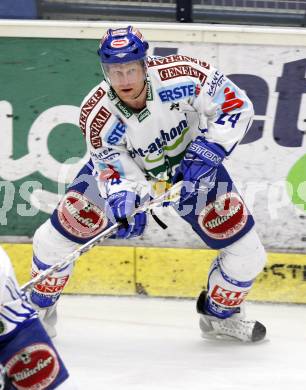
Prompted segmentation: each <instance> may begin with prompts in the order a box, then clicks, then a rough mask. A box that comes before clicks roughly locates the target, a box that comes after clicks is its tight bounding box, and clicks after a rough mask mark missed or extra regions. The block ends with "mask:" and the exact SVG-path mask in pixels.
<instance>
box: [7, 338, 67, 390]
mask: <svg viewBox="0 0 306 390" xmlns="http://www.w3.org/2000/svg"><path fill="white" fill-rule="evenodd" d="M5 368H6V370H7V375H8V377H9V378H10V379H11V381H12V384H13V385H14V388H16V389H18V390H38V389H46V388H47V387H49V386H50V385H51V384H52V382H54V380H55V379H56V377H57V375H58V373H59V370H60V366H59V362H58V358H57V356H56V354H55V352H54V350H53V349H52V348H51V347H50V346H49V345H48V344H44V343H37V344H32V345H30V346H27V347H26V348H24V349H21V350H20V351H18V352H17V353H15V354H14V355H13V356H12V357H11V359H10V360H9V361H8V362H7V363H6V365H5Z"/></svg>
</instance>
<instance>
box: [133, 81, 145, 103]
mask: <svg viewBox="0 0 306 390" xmlns="http://www.w3.org/2000/svg"><path fill="white" fill-rule="evenodd" d="M146 86H147V80H144V84H143V88H142V90H141V91H140V93H139V94H138V95H137V96H136V97H134V100H136V99H138V98H139V96H140V95H141V94H142V92H143V90H144V89H145V87H146Z"/></svg>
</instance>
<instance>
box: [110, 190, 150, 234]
mask: <svg viewBox="0 0 306 390" xmlns="http://www.w3.org/2000/svg"><path fill="white" fill-rule="evenodd" d="M107 202H108V205H109V207H110V211H111V213H112V216H113V218H115V220H116V222H119V223H121V226H120V227H119V229H118V230H117V233H116V235H115V236H114V238H131V237H137V236H141V235H142V234H143V232H144V230H145V227H146V224H147V215H146V213H145V212H143V211H141V212H140V213H137V214H135V215H134V216H132V217H131V214H132V213H133V212H134V211H135V208H136V207H138V206H139V205H140V197H139V195H136V194H134V193H133V192H131V191H120V192H116V193H114V194H112V195H110V196H109V197H108V198H107Z"/></svg>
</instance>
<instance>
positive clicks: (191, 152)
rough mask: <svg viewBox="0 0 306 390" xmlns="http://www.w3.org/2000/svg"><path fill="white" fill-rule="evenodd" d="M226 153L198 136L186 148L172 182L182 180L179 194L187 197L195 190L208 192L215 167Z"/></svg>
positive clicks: (214, 175) (215, 171)
mask: <svg viewBox="0 0 306 390" xmlns="http://www.w3.org/2000/svg"><path fill="white" fill-rule="evenodd" d="M225 156H226V153H225V151H224V149H223V148H222V147H221V146H219V145H218V144H215V143H213V142H208V141H207V140H206V139H205V138H204V137H201V136H198V137H197V138H196V139H195V140H194V141H192V142H191V144H190V145H189V146H188V148H187V149H186V153H185V156H184V158H183V160H182V161H181V163H180V165H179V167H178V168H177V171H176V173H175V176H174V178H173V183H176V182H178V181H180V180H183V182H184V185H183V188H182V192H181V196H182V198H184V199H187V198H189V197H190V196H191V194H193V193H195V192H197V191H204V192H208V191H209V190H211V189H212V188H213V187H214V186H215V180H216V174H217V168H218V166H219V165H220V164H221V163H222V161H223V159H224V157H225Z"/></svg>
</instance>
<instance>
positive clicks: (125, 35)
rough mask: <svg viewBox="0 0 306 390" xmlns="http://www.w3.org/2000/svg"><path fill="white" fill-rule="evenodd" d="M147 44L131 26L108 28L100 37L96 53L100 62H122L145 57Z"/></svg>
mask: <svg viewBox="0 0 306 390" xmlns="http://www.w3.org/2000/svg"><path fill="white" fill-rule="evenodd" d="M148 48H149V44H148V42H147V41H145V40H144V37H143V35H142V34H141V32H140V31H139V30H137V29H136V28H134V27H133V26H128V27H127V28H118V29H114V30H113V29H111V28H110V29H108V30H107V32H106V34H105V35H104V37H103V38H102V39H101V42H100V45H99V49H98V54H99V57H100V61H101V63H102V64H122V63H125V62H131V61H137V60H143V59H145V57H146V55H147V50H148Z"/></svg>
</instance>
